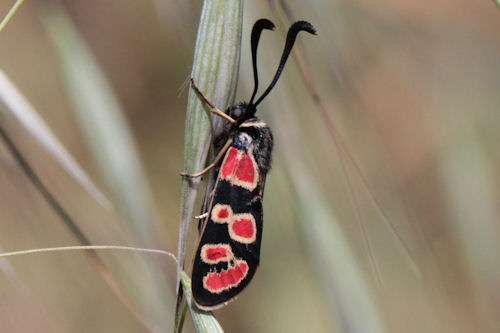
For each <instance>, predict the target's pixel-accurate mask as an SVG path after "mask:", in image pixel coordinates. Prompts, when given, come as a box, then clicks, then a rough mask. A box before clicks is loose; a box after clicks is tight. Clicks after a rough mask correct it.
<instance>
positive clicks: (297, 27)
mask: <svg viewBox="0 0 500 333" xmlns="http://www.w3.org/2000/svg"><path fill="white" fill-rule="evenodd" d="M300 31H306V32H308V33H310V34H313V35H317V34H318V33H317V31H316V29H315V28H314V27H313V25H312V24H311V23H309V22H306V21H297V22H295V23H294V24H292V25H291V26H290V29H288V34H287V36H286V42H285V47H284V49H283V54H282V55H281V60H280V64H279V66H278V69H277V70H276V74H274V78H273V80H272V81H271V84H269V87H267V89H266V91H264V93H263V94H262V96H260V98H259V99H258V100H257V102H255V104H254V106H257V105H258V104H259V103H260V102H262V100H263V99H264V98H265V97H266V96H267V95H268V94H269V93H270V92H271V90H272V89H273V87H274V85H275V84H276V82H278V79H279V78H280V75H281V72H282V71H283V68H284V67H285V63H286V61H287V59H288V56H289V55H290V52H291V51H292V48H293V44H294V43H295V39H296V38H297V34H298V33H299V32H300Z"/></svg>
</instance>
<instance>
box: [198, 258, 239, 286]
mask: <svg viewBox="0 0 500 333" xmlns="http://www.w3.org/2000/svg"><path fill="white" fill-rule="evenodd" d="M247 273H248V264H247V263H246V262H245V261H243V260H239V261H237V262H236V265H235V266H232V267H229V268H228V269H227V270H225V269H224V270H222V271H221V272H220V273H217V272H213V273H208V274H207V275H206V276H205V278H204V285H205V288H206V289H208V290H209V291H210V292H214V293H220V292H222V291H224V290H226V289H229V288H232V287H236V286H237V285H238V284H240V282H241V281H243V279H245V277H246V275H247Z"/></svg>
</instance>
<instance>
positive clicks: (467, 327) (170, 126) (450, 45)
mask: <svg viewBox="0 0 500 333" xmlns="http://www.w3.org/2000/svg"><path fill="white" fill-rule="evenodd" d="M13 2H14V1H12V0H0V14H1V15H0V16H1V17H2V18H3V16H4V15H5V14H6V12H7V11H8V10H9V9H10V8H11V6H12V5H13ZM201 6H202V2H201V1H181V0H156V1H154V0H151V1H132V0H109V1H76V0H73V1H61V2H57V1H48V0H47V1H36V2H33V1H26V2H25V3H24V4H23V5H22V6H21V7H20V9H19V10H18V12H17V13H16V14H15V16H14V17H13V19H12V20H11V21H10V23H9V24H8V25H7V26H6V28H5V29H4V30H3V31H1V32H0V69H1V70H2V71H4V73H5V74H6V75H7V76H8V77H9V78H10V80H12V82H13V83H14V84H15V85H16V86H17V88H18V89H19V91H20V92H21V93H22V94H23V95H24V96H25V97H26V99H27V100H28V101H29V102H30V103H31V104H32V106H33V107H34V108H35V109H36V112H37V113H38V114H39V115H40V116H41V117H42V118H43V120H44V121H45V122H46V123H47V125H48V126H49V127H50V129H51V130H52V131H53V133H54V134H55V135H56V136H57V138H58V139H59V140H60V141H61V142H62V144H63V145H64V146H65V147H66V149H67V150H68V151H69V152H70V154H71V155H72V156H73V157H74V158H75V159H76V161H77V162H78V163H79V164H80V165H81V166H82V167H83V169H84V170H85V171H86V172H87V173H88V174H89V175H90V178H91V179H92V180H93V181H94V182H95V183H96V184H97V186H98V187H99V188H100V189H101V190H102V191H103V192H104V194H105V195H106V196H107V198H108V199H109V200H110V201H111V202H112V208H109V207H107V206H106V204H102V202H101V203H100V202H98V201H97V200H95V199H94V198H93V197H92V196H91V195H89V192H87V191H86V190H85V189H84V188H83V187H82V186H80V185H79V184H78V183H77V182H76V181H75V180H74V178H72V177H71V176H70V175H69V174H68V173H67V172H66V171H65V169H64V168H63V167H62V166H61V164H60V163H59V162H57V161H56V160H55V159H54V158H53V157H52V156H51V155H50V154H49V153H47V151H46V150H44V149H42V148H41V147H42V145H41V144H40V142H39V140H36V139H34V138H33V136H32V135H31V134H30V133H29V132H28V131H27V130H26V129H25V128H24V127H23V126H21V125H20V124H19V123H18V122H17V121H16V119H15V118H14V117H13V116H12V115H10V114H9V113H7V112H6V111H5V110H4V109H3V107H2V109H1V113H0V114H1V118H0V121H1V127H2V128H3V129H4V130H5V131H6V132H7V133H8V135H9V136H10V138H11V139H12V140H13V141H14V142H15V144H16V145H17V147H18V148H19V149H20V151H21V152H22V154H23V155H24V156H25V158H26V159H27V160H28V161H29V163H30V164H31V166H32V167H33V168H34V170H35V172H36V173H37V174H38V175H39V177H40V178H41V179H42V181H43V183H44V184H45V185H46V186H47V187H48V188H49V190H50V191H51V193H52V194H53V195H54V196H55V197H56V199H57V200H58V201H59V203H60V204H61V205H62V206H63V207H64V208H65V209H66V211H67V212H68V213H69V214H70V215H71V217H72V218H73V220H74V221H75V223H76V226H70V225H68V224H67V223H64V222H62V221H61V219H60V218H59V217H58V216H57V215H56V214H55V212H54V210H53V209H51V208H50V207H49V206H48V205H47V203H46V201H45V200H44V198H43V197H42V196H41V195H40V193H39V192H38V191H37V190H36V189H35V188H34V186H33V185H32V183H30V181H29V180H28V179H27V178H26V176H25V174H24V173H23V172H22V170H21V169H20V168H19V166H18V164H17V162H16V161H15V159H14V158H13V157H12V155H11V154H10V152H9V151H8V149H7V148H6V146H5V145H4V144H2V145H0V162H1V163H0V188H1V190H0V249H1V250H2V251H14V250H22V249H31V248H42V247H51V246H64V245H79V244H81V243H82V239H81V238H80V239H78V238H77V237H75V228H76V229H78V230H79V232H81V233H82V234H84V235H85V238H86V240H87V241H88V242H90V243H92V244H115V245H131V246H141V247H148V248H161V249H165V250H168V251H171V252H174V253H175V252H176V249H177V238H178V223H179V217H180V212H179V207H180V184H181V178H180V177H179V171H181V169H182V159H183V156H182V154H183V144H184V143H183V138H184V117H185V110H186V99H187V93H186V90H185V89H184V90H183V89H182V87H183V86H184V85H185V81H186V79H187V78H188V76H189V73H190V71H191V66H192V58H193V48H194V45H195V40H196V31H197V26H198V20H199V16H200V11H201ZM243 12H244V25H243V33H242V35H243V44H242V45H243V48H242V53H241V70H240V78H239V80H240V81H239V82H240V84H239V87H238V93H237V100H246V99H248V98H249V96H250V94H251V91H252V87H253V80H252V72H251V71H252V69H251V57H250V51H249V34H250V29H251V26H252V24H253V23H254V22H255V20H256V19H258V18H261V17H266V18H269V19H271V20H272V21H274V22H275V23H276V25H277V30H276V31H275V32H274V33H271V32H269V33H265V34H264V35H263V38H262V42H261V47H260V53H259V66H260V73H261V82H262V84H261V85H263V86H264V85H265V82H269V80H270V79H271V77H272V74H273V73H274V70H275V68H276V66H277V64H278V61H279V57H280V54H281V50H282V47H283V42H284V38H285V34H286V31H287V28H288V26H289V25H290V23H291V22H292V21H294V20H298V19H303V20H307V21H310V22H311V23H313V24H314V26H315V27H316V28H317V29H318V31H319V36H318V37H312V36H306V35H305V34H304V35H300V36H299V44H298V45H297V47H296V49H295V50H294V51H293V52H292V54H293V56H292V58H291V60H290V61H289V63H288V64H287V67H286V69H285V71H284V74H283V76H282V78H281V80H280V81H279V83H278V85H277V87H276V88H275V89H274V91H273V92H272V93H271V95H270V96H269V97H268V98H267V99H266V100H265V101H264V102H263V103H262V104H261V105H260V107H259V113H258V114H259V116H260V117H261V118H263V119H264V120H266V121H267V122H268V123H269V124H270V126H271V127H272V128H273V130H274V133H275V154H274V165H273V170H272V171H271V173H270V174H269V175H268V178H267V184H266V193H265V199H264V215H265V228H264V238H263V244H262V258H261V260H262V263H261V267H260V268H259V272H258V274H256V276H255V278H254V281H253V282H252V283H251V284H250V286H249V287H248V288H247V290H246V291H245V292H243V293H242V294H241V296H240V297H239V298H238V300H237V301H235V302H233V303H231V304H230V305H229V306H227V307H225V308H223V309H221V310H217V311H216V312H215V316H216V318H217V319H218V320H219V322H220V324H221V325H222V327H223V328H224V330H225V331H226V332H342V331H352V332H382V331H387V332H403V331H404V332H498V331H500V316H499V315H498V313H499V311H500V264H499V260H498V258H499V254H500V224H499V222H500V205H499V203H500V186H499V185H500V173H499V170H500V149H499V146H498V141H499V140H500V134H499V133H500V131H499V129H498V127H499V126H500V113H499V111H500V110H499V107H500V94H499V92H498V88H499V87H500V20H499V11H498V8H497V7H496V6H495V4H494V3H493V2H492V1H466V0H456V1H445V0H439V1H434V2H433V3H432V6H429V5H428V4H426V3H423V2H415V1H395V0H386V1H379V2H376V3H375V2H371V1H365V0H356V1H343V0H339V1H328V0H313V1H299V0H281V1H272V0H268V1H265V0H259V1H247V2H246V3H245V5H244V10H243ZM92 64H94V65H92ZM96 64H97V66H95V65H96ZM82 89H83V90H82ZM82 91H85V92H86V93H87V94H80V93H79V92H82ZM93 94H94V95H93ZM333 123H334V124H335V128H333V127H332V124H333ZM338 134H339V135H340V136H341V138H342V139H341V143H340V146H341V147H345V146H347V147H348V151H347V150H346V149H342V150H340V153H339V149H338V147H339V146H338V144H339V141H338V140H339V139H338V138H339V137H338V136H337V135H338ZM108 135H109V137H108ZM349 156H353V157H354V159H355V160H356V161H357V164H354V163H353V162H352V159H350V157H349ZM357 166H359V169H361V170H362V172H363V174H364V176H360V173H359V172H358V170H359V169H358V168H357ZM364 180H366V182H365V181H364ZM372 197H375V198H376V200H377V202H378V203H379V207H381V210H380V209H378V208H377V205H374V200H372ZM196 209H198V208H196ZM384 216H387V218H388V220H390V222H392V223H393V225H394V226H395V229H396V230H397V231H398V233H399V235H400V237H401V238H402V239H403V240H404V243H405V245H406V247H407V248H408V249H409V253H408V251H407V250H405V246H402V245H401V243H400V242H399V241H398V239H397V237H395V236H394V235H393V234H392V233H391V230H390V228H388V227H387V225H386V223H385V218H384ZM360 222H362V223H364V224H365V225H366V235H367V238H368V240H369V243H367V242H366V240H365V237H364V236H363V232H362V231H361V229H360V227H359V223H360ZM189 244H190V247H189V248H188V252H187V253H188V261H187V262H189V260H190V259H189V258H190V256H191V253H192V251H193V249H194V247H195V246H196V228H192V230H191V233H190V239H189ZM367 244H369V246H370V247H371V252H368V251H366V248H367ZM371 255H373V257H374V258H375V261H376V263H377V266H378V272H379V273H377V272H376V271H377V269H374V268H373V266H374V265H373V260H370V256H371ZM411 257H413V259H414V263H413V262H412V260H411V259H410V258H411ZM99 258H100V259H99V260H102V262H103V263H105V265H106V267H107V269H108V270H109V272H111V273H110V274H111V275H112V278H108V279H106V276H108V275H107V273H103V270H102V268H101V269H100V268H99V265H96V264H95V260H93V259H92V258H91V257H89V255H88V253H83V252H71V253H51V254H40V255H28V256H23V257H15V258H11V259H8V260H6V259H2V261H0V270H1V272H0V331H1V332H147V331H157V332H161V331H168V330H170V329H171V327H173V316H174V306H175V296H174V295H175V263H174V262H173V261H172V259H170V258H168V257H159V256H154V255H148V254H137V253H123V252H111V251H107V252H104V251H103V252H99ZM188 266H189V265H188ZM113 285H119V286H120V287H118V289H119V290H121V291H122V292H123V294H124V295H122V296H121V297H120V296H117V293H116V292H113V287H110V286H113ZM115 290H116V289H115ZM131 309H133V310H131ZM185 331H186V332H192V331H194V328H193V325H192V323H191V319H190V318H189V315H188V318H187V319H186V327H185Z"/></svg>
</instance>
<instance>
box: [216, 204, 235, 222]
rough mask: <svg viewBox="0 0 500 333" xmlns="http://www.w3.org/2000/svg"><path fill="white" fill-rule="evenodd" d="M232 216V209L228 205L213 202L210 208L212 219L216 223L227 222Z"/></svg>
mask: <svg viewBox="0 0 500 333" xmlns="http://www.w3.org/2000/svg"><path fill="white" fill-rule="evenodd" d="M232 217H233V210H232V209H231V206H229V205H223V204H215V205H214V207H213V208H212V221H214V222H216V223H229V222H230V221H231V218H232Z"/></svg>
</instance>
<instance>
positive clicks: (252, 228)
mask: <svg viewBox="0 0 500 333" xmlns="http://www.w3.org/2000/svg"><path fill="white" fill-rule="evenodd" d="M228 229H229V236H230V237H231V239H233V240H235V241H237V242H240V243H244V244H251V243H254V242H255V240H256V238H257V226H256V223H255V218H254V217H253V215H252V214H250V213H243V214H235V215H233V218H232V219H231V222H230V223H229V226H228Z"/></svg>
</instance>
